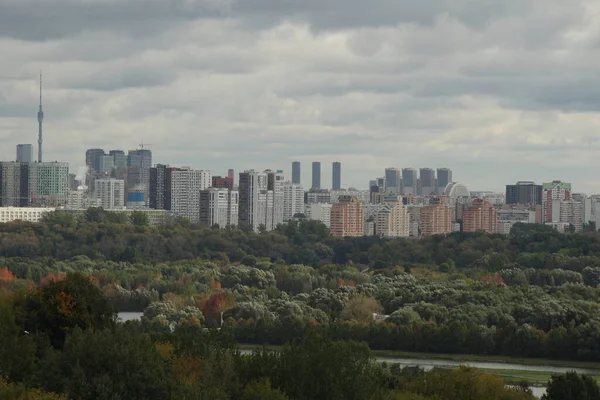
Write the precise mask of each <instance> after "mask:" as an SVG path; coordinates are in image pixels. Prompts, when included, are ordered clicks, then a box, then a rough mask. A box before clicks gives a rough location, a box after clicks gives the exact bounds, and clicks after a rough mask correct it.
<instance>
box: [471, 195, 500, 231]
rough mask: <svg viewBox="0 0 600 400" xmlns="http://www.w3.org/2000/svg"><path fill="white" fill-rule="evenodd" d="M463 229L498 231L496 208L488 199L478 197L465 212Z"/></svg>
mask: <svg viewBox="0 0 600 400" xmlns="http://www.w3.org/2000/svg"><path fill="white" fill-rule="evenodd" d="M462 220H463V231H464V232H477V231H483V232H486V233H496V232H497V230H498V228H497V226H498V215H497V214H496V209H495V208H494V207H493V206H492V205H491V204H490V202H489V201H487V200H482V199H476V200H473V203H472V204H471V205H470V206H469V207H467V208H466V209H465V210H464V212H463V218H462Z"/></svg>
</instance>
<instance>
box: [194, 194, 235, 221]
mask: <svg viewBox="0 0 600 400" xmlns="http://www.w3.org/2000/svg"><path fill="white" fill-rule="evenodd" d="M238 206H239V193H238V191H237V190H229V189H225V188H223V189H218V188H208V189H206V190H201V191H200V217H199V218H200V225H202V226H204V227H212V226H214V225H218V226H219V227H220V228H225V227H226V226H236V225H237V224H238V211H239V210H238Z"/></svg>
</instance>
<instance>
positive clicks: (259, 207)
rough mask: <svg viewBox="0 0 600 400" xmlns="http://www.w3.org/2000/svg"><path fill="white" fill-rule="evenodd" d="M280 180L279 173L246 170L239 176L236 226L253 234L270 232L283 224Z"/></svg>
mask: <svg viewBox="0 0 600 400" xmlns="http://www.w3.org/2000/svg"><path fill="white" fill-rule="evenodd" d="M283 182H284V176H283V172H282V171H277V172H273V171H271V170H266V171H264V172H257V171H254V170H248V171H244V172H241V173H240V180H239V185H238V189H239V196H240V197H239V198H240V200H239V204H240V206H239V224H240V225H247V226H250V227H251V228H252V229H253V230H254V231H258V230H259V229H260V228H261V227H262V228H264V229H266V230H267V231H271V230H273V229H275V228H276V227H277V225H279V224H280V223H282V222H283V215H284V204H283V203H284V196H285V194H284V187H283Z"/></svg>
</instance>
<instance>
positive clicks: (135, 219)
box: [129, 211, 149, 226]
mask: <svg viewBox="0 0 600 400" xmlns="http://www.w3.org/2000/svg"><path fill="white" fill-rule="evenodd" d="M129 222H131V223H132V224H133V225H135V226H148V224H149V222H148V214H147V213H145V212H143V211H133V212H132V213H131V214H130V215H129Z"/></svg>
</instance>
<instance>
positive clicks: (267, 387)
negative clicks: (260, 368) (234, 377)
mask: <svg viewBox="0 0 600 400" xmlns="http://www.w3.org/2000/svg"><path fill="white" fill-rule="evenodd" d="M241 400H287V396H286V395H285V393H283V392H282V391H281V390H279V389H276V388H273V387H271V381H270V380H269V379H268V378H267V379H262V380H260V381H254V382H250V383H249V384H248V385H246V387H245V388H244V391H243V392H242V396H241Z"/></svg>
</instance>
